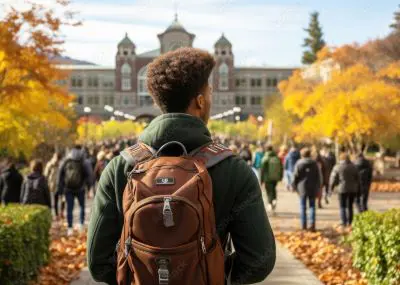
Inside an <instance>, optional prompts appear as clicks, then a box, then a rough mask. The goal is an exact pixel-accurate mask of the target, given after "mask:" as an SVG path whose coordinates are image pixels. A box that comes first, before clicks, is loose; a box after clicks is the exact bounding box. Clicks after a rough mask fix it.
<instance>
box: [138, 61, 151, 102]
mask: <svg viewBox="0 0 400 285" xmlns="http://www.w3.org/2000/svg"><path fill="white" fill-rule="evenodd" d="M146 73H147V66H143V67H142V68H141V69H140V70H139V72H138V79H137V80H138V90H137V93H138V96H139V105H140V106H151V105H153V99H152V98H151V96H150V94H149V92H148V91H147V83H146Z"/></svg>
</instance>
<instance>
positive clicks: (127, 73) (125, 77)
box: [121, 62, 132, 91]
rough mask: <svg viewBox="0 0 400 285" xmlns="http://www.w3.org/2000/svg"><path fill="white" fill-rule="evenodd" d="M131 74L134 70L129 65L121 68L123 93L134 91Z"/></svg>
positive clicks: (125, 64) (126, 64)
mask: <svg viewBox="0 0 400 285" xmlns="http://www.w3.org/2000/svg"><path fill="white" fill-rule="evenodd" d="M131 72H132V68H131V67H130V66H129V64H128V63H126V62H125V63H124V64H123V65H122V66H121V74H122V77H121V89H122V90H123V91H128V90H131V89H132V85H131Z"/></svg>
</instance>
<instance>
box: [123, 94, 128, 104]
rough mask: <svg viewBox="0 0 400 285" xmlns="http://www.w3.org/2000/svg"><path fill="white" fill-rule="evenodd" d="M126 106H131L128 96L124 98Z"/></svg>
mask: <svg viewBox="0 0 400 285" xmlns="http://www.w3.org/2000/svg"><path fill="white" fill-rule="evenodd" d="M124 104H125V105H129V98H128V96H125V98H124Z"/></svg>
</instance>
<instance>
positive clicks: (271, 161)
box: [261, 146, 283, 214]
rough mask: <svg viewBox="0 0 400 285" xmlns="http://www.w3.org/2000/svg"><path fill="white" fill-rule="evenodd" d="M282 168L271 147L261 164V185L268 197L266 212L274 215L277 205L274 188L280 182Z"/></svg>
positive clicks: (268, 148)
mask: <svg viewBox="0 0 400 285" xmlns="http://www.w3.org/2000/svg"><path fill="white" fill-rule="evenodd" d="M282 176H283V166H282V163H281V160H280V159H279V157H278V156H277V155H276V153H275V151H274V149H273V148H272V146H268V147H267V151H266V152H265V155H264V157H263V160H262V163H261V185H265V190H266V191H267V196H268V208H269V209H268V210H270V211H272V213H273V214H275V208H276V204H277V195H276V186H277V184H278V182H279V181H281V180H282Z"/></svg>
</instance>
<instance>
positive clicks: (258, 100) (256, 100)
mask: <svg viewBox="0 0 400 285" xmlns="http://www.w3.org/2000/svg"><path fill="white" fill-rule="evenodd" d="M251 105H261V97H251Z"/></svg>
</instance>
